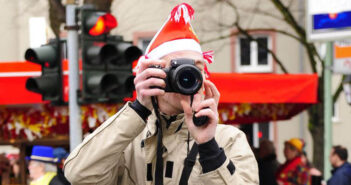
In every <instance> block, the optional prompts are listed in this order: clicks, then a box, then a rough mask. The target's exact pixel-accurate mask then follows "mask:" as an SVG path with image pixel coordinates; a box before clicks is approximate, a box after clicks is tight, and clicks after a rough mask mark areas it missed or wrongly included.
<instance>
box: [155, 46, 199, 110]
mask: <svg viewBox="0 0 351 185" xmlns="http://www.w3.org/2000/svg"><path fill="white" fill-rule="evenodd" d="M175 58H190V59H193V60H195V65H196V67H198V68H199V69H200V71H201V72H202V73H203V74H204V72H203V71H204V59H203V57H202V55H201V54H200V53H198V52H194V51H178V52H174V53H171V54H168V55H166V56H165V57H163V58H162V59H163V60H165V61H166V67H169V66H170V63H171V60H172V59H175ZM200 91H201V89H200ZM180 96H181V95H180V94H179V93H169V92H167V93H165V94H164V95H163V96H159V97H158V101H159V107H160V110H161V112H164V113H166V114H169V115H175V114H179V113H182V112H183V108H182V106H181V104H180Z"/></svg>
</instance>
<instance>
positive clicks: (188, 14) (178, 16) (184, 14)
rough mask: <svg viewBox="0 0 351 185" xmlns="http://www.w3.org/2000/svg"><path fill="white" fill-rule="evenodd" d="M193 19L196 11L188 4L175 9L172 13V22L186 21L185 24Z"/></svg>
mask: <svg viewBox="0 0 351 185" xmlns="http://www.w3.org/2000/svg"><path fill="white" fill-rule="evenodd" d="M193 17H194V9H193V8H192V7H191V6H190V5H189V4H187V3H182V4H180V5H178V6H176V7H174V8H173V10H172V12H171V21H176V22H180V21H184V22H185V23H188V22H190V20H191V19H193Z"/></svg>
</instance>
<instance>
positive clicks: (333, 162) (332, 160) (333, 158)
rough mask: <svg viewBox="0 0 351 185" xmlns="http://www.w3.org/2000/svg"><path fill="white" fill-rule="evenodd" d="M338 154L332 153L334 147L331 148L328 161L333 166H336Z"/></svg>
mask: <svg viewBox="0 0 351 185" xmlns="http://www.w3.org/2000/svg"><path fill="white" fill-rule="evenodd" d="M338 159H339V158H338V156H337V155H336V154H335V153H334V149H331V152H330V155H329V161H330V164H331V165H332V166H333V167H334V168H335V167H337V166H336V165H337V161H338Z"/></svg>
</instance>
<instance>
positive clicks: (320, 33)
mask: <svg viewBox="0 0 351 185" xmlns="http://www.w3.org/2000/svg"><path fill="white" fill-rule="evenodd" d="M306 10H307V13H306V16H307V17H306V19H307V26H306V31H307V38H308V40H311V41H328V40H329V41H334V40H339V39H345V38H347V37H351V0H307V8H306Z"/></svg>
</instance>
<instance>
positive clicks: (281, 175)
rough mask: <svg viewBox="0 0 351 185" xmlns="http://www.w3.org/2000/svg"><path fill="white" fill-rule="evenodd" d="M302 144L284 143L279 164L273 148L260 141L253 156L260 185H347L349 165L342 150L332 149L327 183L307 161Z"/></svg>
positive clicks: (295, 141)
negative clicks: (331, 168) (330, 169)
mask: <svg viewBox="0 0 351 185" xmlns="http://www.w3.org/2000/svg"><path fill="white" fill-rule="evenodd" d="M304 147H305V142H304V141H303V140H302V139H299V138H292V139H290V140H288V141H285V142H284V152H283V153H284V157H285V161H284V163H279V161H278V160H277V156H276V150H275V147H274V144H273V143H272V142H271V141H269V140H262V141H261V142H260V147H259V148H258V150H257V152H256V158H257V162H258V167H259V177H260V185H322V184H323V185H325V184H326V185H351V165H350V163H349V162H347V158H348V151H347V149H346V148H345V147H343V146H340V145H337V146H333V147H332V149H331V153H330V157H329V160H330V163H331V165H332V167H333V170H332V176H331V178H330V179H323V174H322V173H321V171H320V170H319V169H317V168H315V167H314V166H313V165H312V163H311V162H310V161H309V160H308V158H307V155H306V152H305V150H304Z"/></svg>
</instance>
